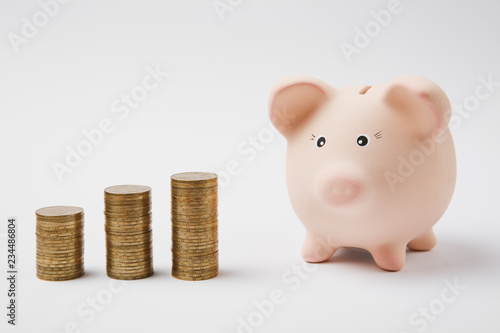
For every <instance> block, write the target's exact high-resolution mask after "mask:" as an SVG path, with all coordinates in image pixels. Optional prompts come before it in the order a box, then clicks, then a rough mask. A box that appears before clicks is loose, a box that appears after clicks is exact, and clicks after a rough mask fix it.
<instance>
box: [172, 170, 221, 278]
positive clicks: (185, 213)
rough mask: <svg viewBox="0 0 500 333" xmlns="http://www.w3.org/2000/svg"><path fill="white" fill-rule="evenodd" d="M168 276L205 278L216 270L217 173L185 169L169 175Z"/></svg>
mask: <svg viewBox="0 0 500 333" xmlns="http://www.w3.org/2000/svg"><path fill="white" fill-rule="evenodd" d="M171 186H172V276H173V277H175V278H177V279H181V280H188V281H197V280H207V279H211V278H213V277H215V276H217V274H218V272H219V261H218V254H219V253H218V240H217V175H216V174H214V173H205V172H186V173H179V174H175V175H173V176H172V177H171Z"/></svg>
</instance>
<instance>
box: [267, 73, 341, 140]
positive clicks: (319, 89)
mask: <svg viewBox="0 0 500 333" xmlns="http://www.w3.org/2000/svg"><path fill="white" fill-rule="evenodd" d="M332 92H333V88H332V87H331V86H330V85H328V84H327V83H325V82H323V81H321V80H319V79H316V78H313V77H308V76H293V77H288V78H285V79H283V80H281V81H279V82H278V83H276V84H275V85H274V87H273V88H272V90H271V95H270V97H269V117H270V118H271V122H272V123H273V125H274V127H276V129H277V130H278V131H279V132H280V133H281V134H283V135H284V136H285V137H288V136H289V135H290V134H292V133H293V132H294V130H295V129H296V128H297V127H299V126H300V124H302V123H303V122H304V121H305V120H306V119H307V118H308V117H309V116H311V115H312V114H313V113H314V111H316V110H317V109H318V108H320V107H321V105H322V104H323V103H325V102H326V101H327V100H328V99H329V98H330V97H331V94H332Z"/></svg>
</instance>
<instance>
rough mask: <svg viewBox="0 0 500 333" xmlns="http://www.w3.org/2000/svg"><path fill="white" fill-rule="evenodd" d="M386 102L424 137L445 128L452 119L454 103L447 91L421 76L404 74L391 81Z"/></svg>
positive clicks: (386, 94) (385, 95)
mask: <svg viewBox="0 0 500 333" xmlns="http://www.w3.org/2000/svg"><path fill="white" fill-rule="evenodd" d="M384 102H385V103H386V104H387V105H389V106H392V107H393V108H394V109H395V110H397V112H401V113H403V115H405V116H406V117H407V118H408V119H409V122H408V124H409V126H411V127H413V128H416V129H417V131H418V133H419V134H420V135H421V136H424V137H426V136H429V135H432V133H434V131H435V130H437V129H440V128H445V127H446V126H448V122H449V121H450V118H451V105H450V101H449V100H448V97H447V96H446V94H445V93H444V91H443V90H442V89H441V88H440V87H439V86H438V85H437V84H435V83H434V82H432V81H431V80H428V79H426V78H423V77H420V76H401V77H398V78H396V79H394V80H392V81H391V82H389V83H388V85H387V88H386V91H385V94H384Z"/></svg>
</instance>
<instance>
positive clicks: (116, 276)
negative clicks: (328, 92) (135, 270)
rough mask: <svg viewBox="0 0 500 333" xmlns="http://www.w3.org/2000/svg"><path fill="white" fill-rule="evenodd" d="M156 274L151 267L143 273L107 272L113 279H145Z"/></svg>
mask: <svg viewBox="0 0 500 333" xmlns="http://www.w3.org/2000/svg"><path fill="white" fill-rule="evenodd" d="M153 274H154V271H153V270H152V269H151V270H150V271H147V272H144V273H141V274H125V275H122V274H114V273H112V272H107V275H108V277H109V278H111V279H115V280H140V279H145V278H147V277H150V276H151V275H153Z"/></svg>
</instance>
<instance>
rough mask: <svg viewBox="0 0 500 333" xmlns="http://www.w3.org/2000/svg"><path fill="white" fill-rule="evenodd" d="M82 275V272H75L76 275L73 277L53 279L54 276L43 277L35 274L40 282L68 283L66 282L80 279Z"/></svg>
mask: <svg viewBox="0 0 500 333" xmlns="http://www.w3.org/2000/svg"><path fill="white" fill-rule="evenodd" d="M83 274H84V272H77V273H76V274H74V275H70V276H65V277H54V276H46V275H43V274H38V273H37V274H36V276H37V277H38V278H39V279H40V280H44V281H68V280H74V279H77V278H79V277H81V276H82V275H83Z"/></svg>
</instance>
